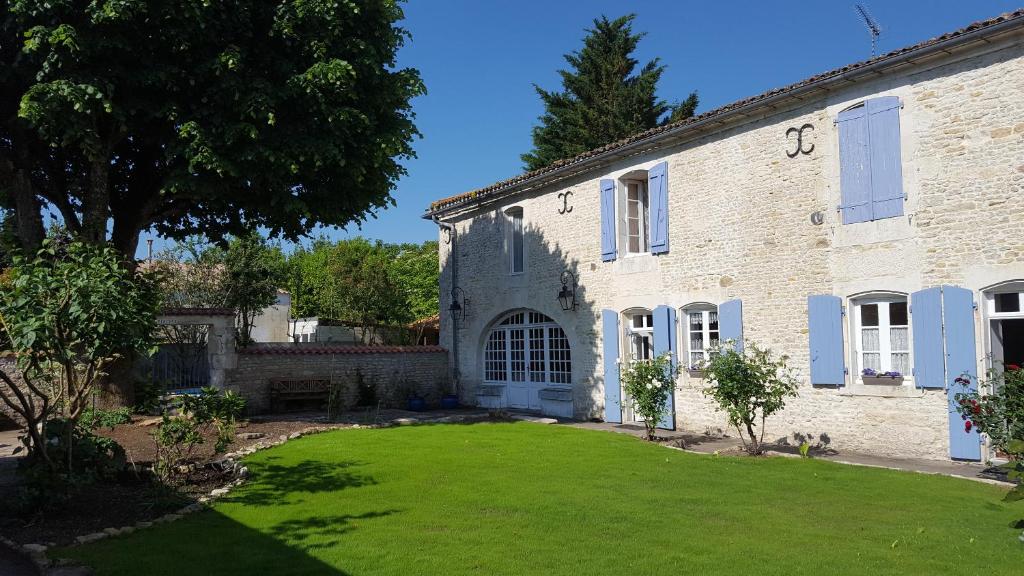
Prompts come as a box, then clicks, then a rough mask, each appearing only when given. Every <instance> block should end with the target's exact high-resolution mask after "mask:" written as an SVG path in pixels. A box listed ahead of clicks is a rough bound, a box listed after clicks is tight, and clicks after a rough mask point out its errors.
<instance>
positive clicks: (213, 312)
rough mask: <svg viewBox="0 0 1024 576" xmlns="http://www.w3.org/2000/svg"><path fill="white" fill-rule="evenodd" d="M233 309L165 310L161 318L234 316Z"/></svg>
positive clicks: (162, 311) (161, 313) (161, 312)
mask: <svg viewBox="0 0 1024 576" xmlns="http://www.w3.org/2000/svg"><path fill="white" fill-rule="evenodd" d="M234 315H235V311H234V310H232V309H231V308H164V309H163V310H161V311H160V316H234Z"/></svg>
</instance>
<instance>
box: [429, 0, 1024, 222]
mask: <svg viewBox="0 0 1024 576" xmlns="http://www.w3.org/2000/svg"><path fill="white" fill-rule="evenodd" d="M1021 26H1024V9H1017V10H1015V11H1013V12H1007V13H1005V14H1001V15H999V16H996V17H995V18H989V19H987V20H980V21H978V22H974V23H973V24H969V25H967V26H965V27H963V28H961V29H959V30H956V31H953V32H948V33H946V34H943V35H941V36H937V37H935V38H932V39H930V40H925V41H924V42H921V43H918V44H914V45H913V46H908V47H905V48H900V49H898V50H894V51H892V52H889V53H887V54H883V55H881V56H878V57H875V58H872V59H870V60H864V61H862V62H856V63H853V64H848V65H846V66H843V67H841V68H836V69H834V70H830V71H828V72H824V73H821V74H817V75H815V76H811V77H810V78H806V79H804V80H801V81H799V82H797V83H795V84H790V85H789V86H784V87H782V88H775V89H772V90H769V91H767V92H764V93H762V94H758V95H757V96H751V97H749V98H745V99H743V100H738V101H736V102H733V103H731V104H726V105H725V106H722V107H720V108H716V109H714V110H711V111H708V112H705V113H703V114H699V115H697V116H693V117H691V118H687V119H684V120H680V121H678V122H673V123H671V124H666V125H664V126H657V127H655V128H651V129H649V130H646V131H644V132H639V133H637V134H633V135H632V136H628V137H626V138H623V139H622V140H618V141H616V142H612V143H611V144H606V145H605V146H602V147H600V148H595V149H593V150H589V151H587V152H584V153H582V154H580V155H578V156H575V157H573V158H567V159H565V160H559V161H557V162H555V163H553V164H551V165H550V166H546V167H544V168H539V169H537V170H533V171H531V172H526V173H523V174H520V175H518V176H515V177H513V178H509V179H507V180H502V181H500V182H496V183H494V184H491V185H490V186H485V187H484V188H479V189H477V190H473V191H470V192H466V193H463V194H459V195H456V196H451V197H449V198H444V199H441V200H437V201H435V202H433V203H431V205H430V208H429V209H428V210H427V212H426V214H425V215H424V217H425V218H429V217H431V216H433V215H437V214H441V213H443V212H446V211H448V210H451V209H454V208H457V207H460V206H464V205H473V204H475V203H478V202H482V201H484V200H487V199H490V198H494V197H498V196H503V195H505V194H511V193H514V192H517V191H519V190H521V189H524V188H526V187H528V185H529V184H534V183H536V184H541V183H544V182H546V181H547V179H548V178H555V177H557V176H559V175H562V176H567V175H568V174H565V172H566V171H567V169H573V168H575V169H576V171H577V172H578V171H582V170H585V169H589V168H591V167H593V166H594V165H596V164H597V163H598V162H599V161H600V160H601V159H604V158H606V157H608V156H609V155H610V154H611V153H614V152H617V151H625V150H626V149H627V148H630V149H631V148H633V147H634V145H638V144H641V145H642V144H650V145H652V146H653V145H655V144H657V143H660V142H661V141H662V140H664V139H666V138H667V137H669V136H685V135H686V134H689V133H695V132H696V131H697V130H698V129H700V128H702V127H706V126H707V125H708V124H709V123H710V124H712V125H713V126H720V125H722V124H724V123H725V120H726V119H727V118H731V117H733V116H738V117H745V116H746V114H745V113H744V112H745V111H747V110H749V109H752V108H758V107H761V106H769V105H771V103H773V102H775V101H776V100H778V99H781V98H785V97H796V96H797V95H798V94H800V93H803V92H812V91H817V90H819V89H824V86H825V85H827V84H829V83H832V82H835V81H839V80H844V79H846V80H852V78H851V76H853V75H856V74H857V73H859V72H863V73H864V74H867V73H869V72H872V73H873V72H880V71H881V70H882V69H890V68H892V67H895V66H897V65H900V64H902V63H904V62H907V61H909V60H910V59H911V58H912V57H923V56H925V55H928V54H930V53H932V52H935V51H941V50H946V49H948V48H950V47H952V46H958V45H961V44H966V43H969V42H970V41H972V40H973V39H975V38H978V37H980V36H984V35H986V34H989V33H991V34H995V33H998V32H1001V31H1003V30H1006V29H1016V28H1018V27H1021Z"/></svg>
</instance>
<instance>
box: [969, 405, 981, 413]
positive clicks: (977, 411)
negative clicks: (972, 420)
mask: <svg viewBox="0 0 1024 576" xmlns="http://www.w3.org/2000/svg"><path fill="white" fill-rule="evenodd" d="M971 412H974V413H975V414H981V408H979V407H978V405H977V404H975V406H974V408H971Z"/></svg>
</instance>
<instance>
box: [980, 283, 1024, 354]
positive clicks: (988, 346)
mask: <svg viewBox="0 0 1024 576" xmlns="http://www.w3.org/2000/svg"><path fill="white" fill-rule="evenodd" d="M981 293H982V296H983V297H984V299H985V307H984V310H983V314H982V318H983V324H982V325H983V326H984V329H983V334H984V343H985V364H986V365H987V366H988V368H990V369H996V370H998V369H1002V365H1001V364H1002V360H999V361H997V360H996V358H995V353H996V342H995V339H996V336H995V333H994V330H995V323H996V322H997V321H999V320H1020V319H1024V280H1008V281H1006V282H1000V283H999V284H996V285H994V286H989V287H988V288H984V289H982V291H981ZM1014 293H1016V294H1017V298H1018V302H1019V305H1018V308H1019V310H1018V311H1017V312H996V297H997V296H999V295H1000V294H1014ZM1000 349H1001V345H1000Z"/></svg>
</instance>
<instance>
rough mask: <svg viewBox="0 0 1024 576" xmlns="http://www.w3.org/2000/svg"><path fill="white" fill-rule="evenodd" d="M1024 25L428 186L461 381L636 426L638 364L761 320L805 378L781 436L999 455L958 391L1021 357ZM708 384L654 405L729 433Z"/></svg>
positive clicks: (531, 403) (698, 380)
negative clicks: (494, 173)
mask: <svg viewBox="0 0 1024 576" xmlns="http://www.w3.org/2000/svg"><path fill="white" fill-rule="evenodd" d="M1022 38H1024V11H1017V12H1013V13H1009V14H1005V15H1003V16H1000V17H998V18H994V19H991V20H987V21H983V22H978V23H975V24H972V25H970V26H968V27H966V28H964V29H962V30H959V31H956V32H953V33H949V34H946V35H943V36H940V37H938V38H934V39H932V40H929V41H926V42H923V43H921V44H918V45H915V46H912V47H909V48H905V49H902V50H897V51H895V52H892V53H889V54H886V55H883V56H880V57H877V58H874V59H872V60H869V61H866V62H861V63H858V64H853V65H849V66H845V67H843V68H840V69H837V70H833V71H830V72H826V73H824V74H820V75H817V76H814V77H812V78H808V79H807V80H804V81H801V82H798V83H796V84H793V85H791V86H787V87H785V88H780V89H776V90H771V91H769V92H766V93H764V94H761V95H758V96H754V97H751V98H747V99H745V100H741V101H739V102H736V103H733V104H730V105H727V106H724V107H722V108H719V109H717V110H713V111H710V112H707V113H704V114H701V115H699V116H697V117H694V118H691V119H688V120H684V121H682V122H679V123H675V124H671V125H667V126H664V127H659V128H655V129H652V130H649V131H647V132H644V133H641V134H636V135H634V136H631V137H629V138H626V139H624V140H622V141H619V142H615V143H612V144H609V145H607V146H604V147H602V148H600V149H597V150H593V151H590V152H587V153H584V154H582V155H580V156H578V157H575V158H571V159H567V160H564V161H560V162H558V163H556V164H554V165H552V166H550V167H547V168H543V169H540V170H537V171H534V172H530V173H527V174H523V175H520V176H517V177H515V178H512V179H510V180H506V181H502V182H498V183H495V184H492V185H490V186H487V187H485V188H481V189H479V190H475V191H472V192H468V193H465V194H460V195H458V196H454V197H451V198H447V199H444V200H440V201H437V202H434V203H433V204H432V205H431V206H430V208H429V210H428V211H427V213H426V214H425V217H426V218H431V219H433V220H434V221H435V222H437V224H438V225H439V232H440V240H441V241H440V248H439V250H440V259H441V262H442V268H443V270H442V276H441V295H442V303H443V305H442V306H441V308H442V316H441V322H440V326H441V345H442V346H444V347H445V348H447V349H448V350H449V354H450V355H451V364H450V365H451V367H452V370H453V376H454V378H455V379H456V381H457V382H458V384H459V389H460V393H461V395H462V399H463V401H464V402H467V403H470V404H477V405H483V406H502V407H509V408H516V409H526V410H536V411H541V412H544V413H549V414H558V415H566V416H573V417H575V418H578V419H592V418H593V419H603V420H605V421H608V422H629V421H631V420H635V416H634V415H633V414H632V410H631V409H630V403H629V400H628V398H625V397H624V395H623V392H622V390H621V384H620V381H619V374H620V369H621V367H622V366H623V365H624V364H628V363H629V362H634V361H637V360H640V359H644V358H650V357H651V356H652V355H654V354H659V353H662V352H669V353H671V354H672V355H673V356H674V357H675V358H676V359H677V361H679V362H681V363H682V364H683V365H684V366H687V367H688V366H690V365H694V364H698V363H699V361H700V360H701V359H702V358H703V357H704V355H706V354H707V349H708V347H709V346H711V345H712V344H714V343H716V342H718V341H724V340H726V339H736V340H738V341H740V342H742V341H743V340H744V339H746V340H748V341H755V342H757V343H759V344H761V345H764V346H768V347H770V348H771V349H772V350H774V351H775V352H776V353H781V354H786V355H788V356H789V357H790V361H789V362H790V365H791V366H793V367H795V368H797V369H798V371H799V374H800V378H801V380H802V384H801V387H800V390H799V397H798V398H795V399H792V400H791V401H790V402H789V403H788V404H787V407H786V409H785V411H784V412H783V413H781V414H780V415H779V416H777V417H775V418H774V420H771V421H769V423H768V431H767V432H768V433H767V434H766V436H765V437H766V439H768V438H771V439H773V440H774V439H781V438H794V437H797V438H800V437H807V438H810V439H811V441H812V442H816V441H820V442H827V443H831V445H832V446H834V447H836V448H840V449H847V450H857V451H863V452H870V453H876V454H884V455H896V456H906V457H922V458H933V459H947V458H955V459H963V460H979V459H984V458H987V457H988V456H990V454H989V452H988V451H987V449H986V447H985V446H983V445H982V442H981V439H980V438H979V436H978V434H977V433H976V432H972V433H966V432H965V431H964V426H963V422H962V420H961V418H960V417H959V416H958V415H956V414H955V413H952V412H951V410H950V399H951V398H952V396H953V394H954V393H955V392H956V391H957V390H956V389H955V387H954V385H953V383H952V381H953V380H954V379H955V378H956V377H957V376H959V375H960V374H962V373H969V374H971V375H978V374H982V375H984V373H985V370H986V369H988V368H990V367H997V368H998V367H1001V366H1002V365H1003V363H1007V364H1012V363H1020V362H1022V361H1024V303H1022V294H1024V42H1022ZM567 271H568V272H570V273H571V275H573V276H575V281H574V279H573V278H572V277H571V276H570V275H567V274H564V273H565V272H567ZM563 280H564V284H563ZM575 283H578V286H576V287H575V291H574V284H575ZM563 288H564V290H563ZM573 293H575V300H576V305H575V306H573V305H572V299H571V298H567V299H566V300H567V304H569V305H568V306H564V307H563V305H562V302H561V300H560V299H559V296H572V294H573ZM563 308H569V309H568V310H566V309H563ZM884 373H889V376H887V377H883V378H878V377H875V376H872V374H884ZM897 374H898V375H897ZM703 387H704V380H703V378H702V375H701V374H700V373H699V372H696V371H683V372H682V373H681V375H680V377H679V382H678V390H677V392H676V393H675V396H674V398H673V402H672V409H671V413H670V414H667V415H666V416H665V418H664V419H663V421H662V425H663V426H665V427H668V428H679V429H684V430H691V431H695V432H704V431H707V430H718V429H726V428H727V426H726V421H725V417H724V415H723V414H722V413H721V412H717V411H716V410H715V409H714V407H713V406H712V404H711V403H710V402H709V401H708V399H707V398H705V396H704V394H703V393H702V388H703Z"/></svg>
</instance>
